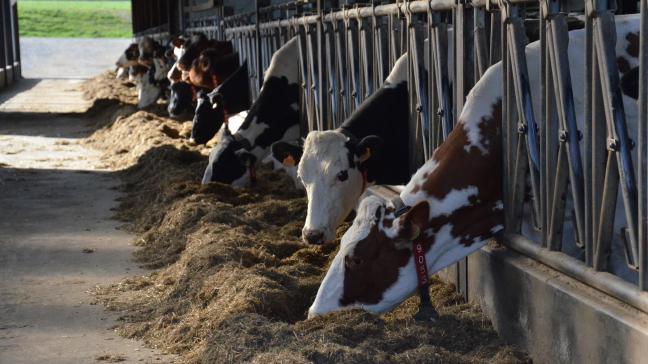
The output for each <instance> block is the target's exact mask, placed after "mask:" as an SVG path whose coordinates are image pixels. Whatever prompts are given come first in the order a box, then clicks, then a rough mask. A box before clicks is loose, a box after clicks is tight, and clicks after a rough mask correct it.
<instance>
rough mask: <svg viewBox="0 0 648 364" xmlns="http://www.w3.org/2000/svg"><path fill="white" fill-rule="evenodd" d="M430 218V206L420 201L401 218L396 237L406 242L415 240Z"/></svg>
mask: <svg viewBox="0 0 648 364" xmlns="http://www.w3.org/2000/svg"><path fill="white" fill-rule="evenodd" d="M429 216H430V205H429V204H428V203H427V201H421V202H419V203H417V204H416V205H414V207H412V208H411V209H410V210H409V211H407V212H406V213H405V214H404V215H403V216H402V217H401V218H400V223H399V228H398V237H399V238H400V239H404V240H407V241H413V240H416V239H417V238H418V237H419V236H420V235H421V234H422V233H423V231H424V230H425V228H426V226H427V224H428V219H429Z"/></svg>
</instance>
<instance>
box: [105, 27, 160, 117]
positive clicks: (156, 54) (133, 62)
mask: <svg viewBox="0 0 648 364" xmlns="http://www.w3.org/2000/svg"><path fill="white" fill-rule="evenodd" d="M166 51H167V49H166V48H165V47H163V46H162V45H160V44H159V43H158V42H156V41H154V40H153V39H151V38H149V37H144V38H142V39H141V40H140V41H139V42H138V43H133V44H131V45H130V46H129V47H128V48H126V50H125V51H124V53H123V54H122V55H121V56H120V57H119V59H118V60H117V62H116V66H117V67H118V72H117V78H120V79H122V78H125V75H126V70H127V69H128V70H129V71H128V79H129V80H130V81H132V82H135V83H136V85H137V93H138V107H140V108H144V107H147V106H149V105H151V104H153V103H154V102H156V101H157V100H158V98H160V96H163V95H164V92H165V90H166V88H167V86H168V81H167V79H166V74H167V72H168V71H169V68H170V64H171V60H169V59H168V58H167V56H166V53H167V52H166Z"/></svg>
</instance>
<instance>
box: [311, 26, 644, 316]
mask: <svg viewBox="0 0 648 364" xmlns="http://www.w3.org/2000/svg"><path fill="white" fill-rule="evenodd" d="M616 24H617V34H616V39H617V47H616V50H617V56H618V59H617V61H618V63H619V66H620V67H619V69H620V71H621V75H622V79H623V78H624V77H625V76H627V75H628V74H629V72H633V71H632V70H633V69H635V67H637V66H638V60H637V56H638V44H639V43H638V39H639V37H638V29H639V17H638V16H636V15H633V16H629V17H617V20H616ZM584 50H585V33H584V31H573V32H570V33H569V48H568V52H569V58H570V70H571V75H572V87H573V88H574V90H579V89H581V88H582V87H583V85H584V80H585V78H584V77H585V74H584V68H583V67H582V63H581V62H580V60H581V57H582V55H583V54H584V53H585V52H584ZM526 55H527V62H528V67H529V70H536V69H539V63H540V48H539V44H538V43H537V42H536V43H532V44H530V45H529V46H528V47H527V48H526ZM529 77H530V80H529V82H530V86H531V87H530V89H531V91H532V94H533V95H532V96H533V100H534V107H536V110H535V112H536V113H537V111H538V110H537V107H538V106H539V105H540V102H539V101H540V90H541V87H540V79H539V77H540V73H539V72H533V71H531V72H529ZM625 79H626V80H627V77H626V78H625ZM627 84H630V81H627ZM632 87H636V86H632ZM634 92H636V91H635V90H634V89H633V90H630V86H628V87H627V88H626V89H623V96H624V97H623V101H624V107H625V111H626V116H627V118H628V126H629V128H630V135H636V134H634V133H636V126H637V125H636V123H637V105H636V99H634V98H633V97H635V95H636V94H635V93H634ZM573 94H574V102H575V107H576V116H577V121H578V125H579V127H580V128H582V127H583V112H582V111H583V105H584V104H583V101H584V100H583V97H584V95H583V92H577V91H576V92H574V93H573ZM501 100H502V68H501V64H496V65H494V66H492V67H491V68H489V69H488V70H487V71H486V73H485V74H484V76H483V77H482V78H481V79H480V81H479V82H478V83H477V84H476V85H475V87H474V88H473V89H472V91H471V92H470V94H469V95H468V98H467V100H466V103H465V106H464V109H463V111H462V113H461V115H460V116H459V120H458V124H457V126H456V127H455V129H454V130H453V132H452V133H451V134H450V135H449V137H448V139H447V140H446V141H445V142H444V143H443V144H442V145H441V146H440V147H439V148H438V149H437V150H435V152H434V154H433V156H432V158H431V159H430V160H428V161H427V162H426V163H425V164H424V165H423V166H422V167H421V168H420V169H419V170H418V171H417V172H416V173H415V174H414V176H413V177H412V178H411V180H410V181H409V183H408V184H407V185H406V187H405V188H404V190H403V191H402V193H401V194H400V199H401V200H402V202H403V203H404V205H406V206H410V207H411V208H410V210H409V211H407V212H405V213H404V214H402V215H400V216H399V214H400V213H399V211H403V210H399V211H396V209H395V207H394V206H392V205H391V204H390V203H387V202H386V201H383V200H382V199H380V198H378V197H375V196H371V197H368V198H366V199H364V200H363V201H362V202H361V204H360V206H359V208H358V214H357V216H356V218H355V220H354V222H353V225H352V226H351V228H349V230H348V231H347V232H346V233H345V234H344V236H343V238H342V243H341V246H340V250H339V251H338V253H337V254H336V256H335V258H334V259H333V261H332V263H331V265H330V267H329V269H328V271H327V273H326V276H325V278H324V280H323V281H322V284H321V285H320V287H319V290H318V292H317V295H316V297H315V301H314V302H313V304H312V306H311V307H310V309H309V317H312V316H314V315H319V314H323V313H326V312H330V311H335V310H340V309H345V308H353V307H359V308H363V309H365V310H368V311H373V312H385V311H388V310H391V309H392V308H394V307H395V306H397V305H398V304H399V303H401V302H402V301H403V300H405V299H406V298H407V297H408V296H410V295H412V294H413V293H414V292H415V291H416V288H417V285H419V284H418V281H419V279H418V278H419V277H420V275H419V274H418V272H420V270H419V266H417V265H416V264H415V260H414V258H413V256H414V253H416V254H419V252H420V255H421V256H423V257H425V262H426V264H425V268H427V272H426V273H428V274H434V273H435V272H437V271H439V270H441V269H443V268H445V267H447V266H449V265H451V264H453V263H455V262H457V261H458V260H460V259H462V258H464V257H465V256H467V255H468V254H470V253H472V252H474V251H476V250H477V249H479V248H481V247H482V246H484V244H485V243H486V242H487V240H488V239H490V238H491V237H492V236H493V235H494V234H496V233H497V232H499V231H500V230H502V229H503V204H502V196H501V183H502V180H501V174H502V164H501V161H502V154H501V153H502V146H501V115H502V102H501ZM581 148H582V145H581ZM635 157H636V156H635ZM635 160H636V159H635ZM618 210H622V209H617V211H618ZM525 221H526V222H528V221H530V219H529V218H527V219H526V220H525ZM624 223H625V221H624V216H623V214H621V216H619V214H617V216H616V220H615V227H614V231H615V236H614V241H616V242H619V241H621V236H620V227H621V226H623V224H624ZM525 225H526V227H525V229H526V230H527V232H525V235H526V236H533V233H530V232H528V231H530V230H532V229H531V227H530V224H528V223H525ZM567 230H569V229H566V231H565V233H564V235H563V241H564V244H563V245H569V243H570V242H573V241H574V234H573V231H572V232H571V233H570V232H568V231H567ZM536 234H537V233H536ZM413 242H414V244H415V245H416V246H420V248H421V249H420V251H417V252H413V249H412V248H413ZM618 259H619V256H616V257H615V256H614V255H613V256H612V257H611V261H610V266H611V270H612V271H615V270H622V269H624V268H623V267H625V262H621V261H618ZM415 267H416V269H415ZM626 269H627V268H626ZM421 278H422V279H427V276H425V277H421Z"/></svg>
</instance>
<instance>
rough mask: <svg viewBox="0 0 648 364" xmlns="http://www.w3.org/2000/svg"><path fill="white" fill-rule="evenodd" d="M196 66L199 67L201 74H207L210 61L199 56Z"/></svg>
mask: <svg viewBox="0 0 648 364" xmlns="http://www.w3.org/2000/svg"><path fill="white" fill-rule="evenodd" d="M198 66H200V69H201V70H202V71H203V72H207V71H209V69H210V68H211V60H210V59H209V57H206V56H204V55H202V54H201V55H200V57H198Z"/></svg>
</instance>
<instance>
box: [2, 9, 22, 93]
mask: <svg viewBox="0 0 648 364" xmlns="http://www.w3.org/2000/svg"><path fill="white" fill-rule="evenodd" d="M19 78H20V43H19V41H18V4H17V1H16V0H0V89H2V88H4V87H6V86H9V85H10V84H12V83H13V82H14V81H16V80H18V79H19Z"/></svg>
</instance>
